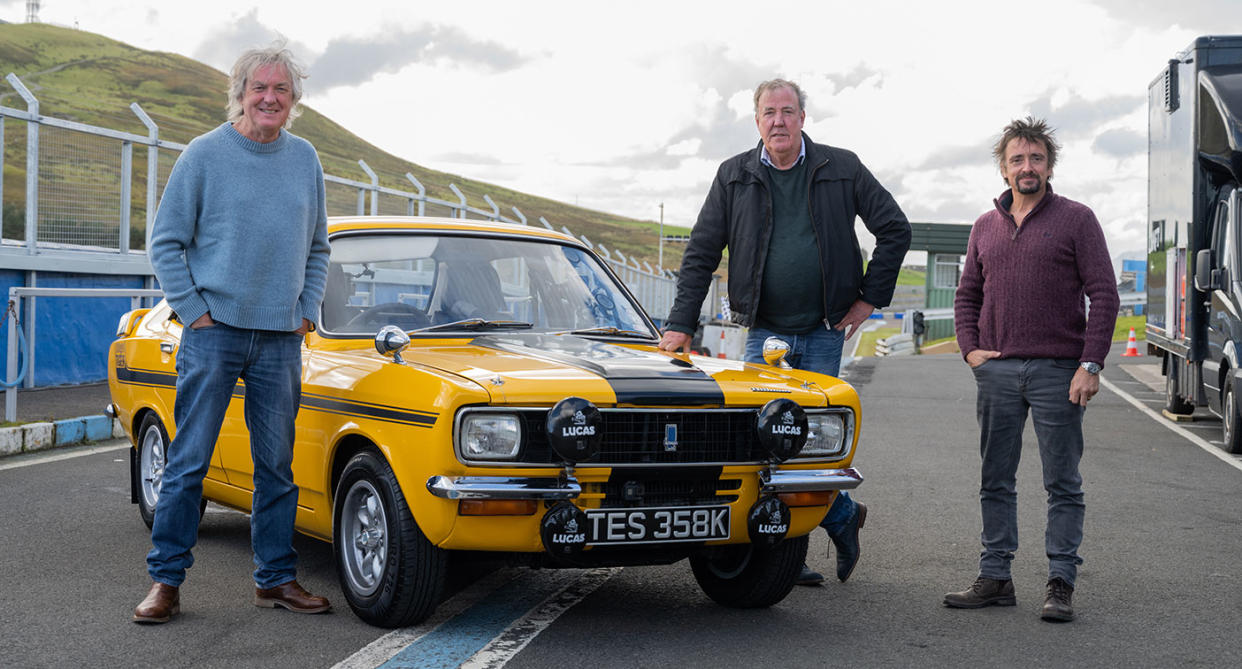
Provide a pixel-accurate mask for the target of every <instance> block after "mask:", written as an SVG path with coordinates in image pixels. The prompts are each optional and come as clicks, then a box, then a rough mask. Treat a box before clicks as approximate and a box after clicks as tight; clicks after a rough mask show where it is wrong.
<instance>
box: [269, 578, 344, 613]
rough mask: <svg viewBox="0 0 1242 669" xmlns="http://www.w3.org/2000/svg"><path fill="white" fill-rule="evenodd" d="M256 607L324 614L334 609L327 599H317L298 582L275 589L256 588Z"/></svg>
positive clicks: (283, 584)
mask: <svg viewBox="0 0 1242 669" xmlns="http://www.w3.org/2000/svg"><path fill="white" fill-rule="evenodd" d="M254 605H255V606H261V607H263V608H267V609H274V608H276V607H277V606H279V607H282V608H286V609H289V610H290V611H293V612H294V613H323V612H324V611H327V610H328V609H330V608H332V605H331V604H329V603H328V600H327V598H325V597H316V596H314V595H312V594H310V593H309V592H307V591H306V590H304V589H303V588H302V586H300V585H298V582H297V581H289V582H288V583H281V584H280V585H278V586H276V587H274V588H257V587H256V588H255V589H254Z"/></svg>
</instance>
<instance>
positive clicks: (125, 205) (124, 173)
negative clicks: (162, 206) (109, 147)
mask: <svg viewBox="0 0 1242 669" xmlns="http://www.w3.org/2000/svg"><path fill="white" fill-rule="evenodd" d="M133 172H134V145H133V144H132V143H130V142H121V238H120V239H119V240H117V241H118V242H119V243H118V244H117V249H118V250H120V252H121V255H127V254H128V253H129V202H130V187H131V185H132V184H131V182H132V181H133Z"/></svg>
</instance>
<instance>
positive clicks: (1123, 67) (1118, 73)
mask: <svg viewBox="0 0 1242 669" xmlns="http://www.w3.org/2000/svg"><path fill="white" fill-rule="evenodd" d="M25 4H26V3H25V0H0V19H5V20H9V21H14V22H19V21H22V20H23V19H24V17H25ZM1239 9H1240V8H1239V2H1238V0H1178V1H1177V2H1170V1H1169V0H1163V1H1154V2H1147V1H1142V0H1042V1H1041V2H1026V3H997V2H986V1H973V0H942V1H941V2H913V1H910V2H904V1H903V2H896V1H888V0H869V1H867V2H859V1H857V0H855V1H853V2H838V1H836V0H818V1H817V2H807V3H799V2H784V3H760V2H747V3H740V2H729V1H723V0H712V1H710V2H678V1H675V0H674V1H670V0H663V1H661V2H646V1H643V0H631V1H630V2H625V3H608V4H607V6H604V3H593V2H581V1H579V2H551V1H544V0H523V1H521V2H511V1H510V2H477V1H472V2H443V1H438V2H410V1H408V0H404V1H388V0H378V1H368V2H353V3H349V2H331V3H329V2H321V1H319V0H297V1H292V0H290V1H286V0H273V1H268V2H253V1H248V0H215V1H214V2H209V3H180V2H176V3H173V2H167V1H159V2H157V1H154V0H123V1H122V0H45V1H44V2H42V8H41V11H40V19H41V20H43V21H45V22H49V23H58V24H62V25H67V26H74V25H76V26H78V27H79V28H81V29H83V30H89V31H92V32H96V33H100V34H103V35H106V36H108V37H112V38H114V39H119V40H121V41H124V42H127V43H129V44H132V45H134V46H137V47H141V48H144V49H156V50H162V51H172V52H176V53H180V54H184V55H186V56H190V57H192V58H196V59H198V60H201V61H204V62H206V63H208V64H210V65H212V66H214V67H216V68H218V69H220V70H227V69H228V68H229V67H230V65H231V64H232V61H233V59H234V58H236V55H237V53H238V52H239V51H240V50H241V49H243V48H245V47H248V46H252V45H263V44H267V43H269V42H270V41H271V40H272V38H274V37H275V36H276V35H277V34H280V35H283V36H284V37H286V38H287V39H288V40H289V43H290V45H291V46H292V47H293V48H294V50H295V51H296V53H297V54H298V56H299V57H300V58H301V59H302V60H303V61H304V62H305V63H306V64H307V65H308V66H309V71H310V75H311V78H310V79H309V80H308V81H307V84H306V90H307V94H306V97H305V98H304V99H305V101H306V102H307V103H308V104H310V105H311V106H313V107H315V108H316V109H318V110H319V111H320V112H323V113H325V114H327V115H328V116H329V117H331V118H333V119H334V120H335V121H337V122H339V123H341V124H342V125H344V126H345V127H346V128H348V129H349V130H351V131H352V132H354V133H356V134H358V135H359V136H361V137H363V138H365V139H366V140H368V141H370V142H372V143H374V144H376V145H378V146H380V147H382V148H384V149H385V150H387V151H389V152H391V153H394V154H396V155H398V156H401V157H403V158H406V159H408V160H411V161H414V162H417V163H420V164H422V165H425V166H427V167H431V168H433V169H438V170H443V171H447V172H451V173H455V174H461V175H464V176H468V177H470V178H474V179H479V180H483V181H489V182H493V183H497V184H501V185H504V186H507V187H511V188H515V189H518V190H521V191H526V192H529V193H533V194H537V195H543V196H547V197H551V198H555V199H558V200H562V201H565V202H570V203H577V204H580V205H582V206H586V207H590V208H593V209H598V210H602V211H606V212H613V213H617V214H623V215H626V216H631V217H635V218H641V219H648V220H656V219H658V217H659V208H658V207H659V205H660V203H664V205H665V209H664V217H665V221H666V222H668V223H674V224H680V225H687V226H689V225H692V224H693V222H694V220H695V217H696V216H697V214H698V210H699V207H700V205H701V204H702V202H703V198H704V196H705V195H706V193H707V189H708V185H709V183H710V182H711V179H712V177H713V176H714V174H715V171H716V167H717V165H718V164H719V163H720V161H721V160H723V159H725V158H727V157H729V156H731V155H733V154H736V153H739V152H741V151H744V150H747V149H749V148H751V147H752V146H754V145H755V143H756V142H757V141H758V133H757V131H756V129H755V124H754V117H753V110H752V103H751V96H752V92H753V89H754V86H755V84H756V83H758V82H759V81H761V80H763V79H767V78H771V77H774V76H780V77H784V78H789V79H793V80H796V81H798V82H799V83H800V84H801V85H802V86H803V87H804V88H805V89H806V91H807V93H808V95H809V100H808V104H807V123H806V127H805V129H806V132H807V133H808V134H809V135H810V136H811V137H812V138H813V139H814V140H815V141H818V142H823V143H828V144H833V145H837V146H842V147H845V148H849V149H851V150H853V151H855V152H856V153H858V154H859V156H860V157H861V158H862V160H863V161H864V163H865V164H866V165H867V166H868V167H869V168H870V169H871V171H872V172H874V173H875V174H876V175H877V176H878V177H879V179H880V181H881V182H882V183H883V184H884V185H885V186H886V187H887V188H888V189H889V190H890V191H891V192H892V193H893V195H894V196H895V197H896V198H897V201H898V203H900V204H901V206H902V208H903V209H904V210H905V212H906V214H907V215H908V216H909V217H910V219H911V220H913V221H935V222H957V223H970V222H973V221H974V219H975V218H976V217H977V216H978V215H979V214H980V213H982V212H983V211H984V210H985V209H987V208H989V207H991V201H992V199H993V198H995V197H996V196H997V195H998V194H999V193H1000V192H1001V191H1002V190H1003V189H1004V184H1003V183H1002V181H1001V178H1000V176H999V174H998V173H997V171H996V168H995V165H994V164H993V163H992V161H991V157H990V146H991V144H992V143H993V142H994V141H995V138H996V137H997V136H998V134H999V132H1000V130H1001V128H1002V127H1003V126H1004V125H1005V124H1006V123H1007V122H1008V121H1009V120H1011V119H1013V118H1017V117H1021V116H1025V115H1027V114H1035V115H1038V116H1043V117H1046V118H1047V119H1048V120H1049V121H1050V122H1051V123H1052V125H1053V126H1055V127H1056V128H1058V136H1059V139H1060V140H1061V143H1062V144H1063V149H1062V153H1061V156H1060V159H1059V162H1058V164H1057V167H1056V170H1055V177H1054V179H1053V185H1054V187H1055V188H1056V190H1057V191H1058V192H1059V193H1061V194H1063V195H1066V196H1068V197H1071V198H1074V199H1076V200H1079V201H1082V202H1084V203H1086V204H1087V205H1089V206H1090V207H1092V208H1093V209H1094V210H1095V212H1096V214H1097V216H1098V217H1099V218H1100V221H1101V223H1102V224H1103V226H1104V229H1105V232H1106V233H1107V235H1108V240H1109V246H1110V250H1111V252H1112V255H1113V257H1114V258H1115V259H1116V258H1120V257H1123V256H1124V257H1134V258H1137V257H1143V255H1144V244H1145V236H1144V234H1143V228H1144V225H1143V221H1144V219H1145V217H1146V203H1145V200H1146V190H1145V180H1146V172H1147V163H1146V90H1147V86H1148V84H1149V83H1150V82H1151V81H1152V80H1153V79H1154V78H1155V77H1156V75H1157V74H1158V73H1159V72H1160V70H1161V68H1162V66H1163V65H1164V63H1165V62H1166V61H1167V60H1168V59H1169V58H1170V57H1171V56H1173V55H1174V54H1175V53H1176V52H1178V51H1180V50H1181V49H1183V48H1185V47H1186V46H1187V45H1188V44H1189V43H1190V42H1191V41H1192V40H1193V39H1194V37H1195V36H1197V35H1200V34H1228V33H1242V11H1239ZM293 131H294V132H295V133H296V132H297V126H296V124H295V125H294V128H293ZM353 176H355V177H356V178H362V175H361V174H359V175H353ZM478 204H481V203H478ZM499 204H500V205H501V206H502V207H505V206H506V205H505V203H504V202H500V203H499ZM554 223H557V224H558V225H559V224H562V223H566V224H568V225H569V226H570V228H571V229H572V227H573V223H572V221H564V222H562V221H554ZM864 245H866V246H870V243H869V240H867V238H866V237H864Z"/></svg>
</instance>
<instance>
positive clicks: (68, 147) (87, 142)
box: [0, 74, 722, 387]
mask: <svg viewBox="0 0 1242 669" xmlns="http://www.w3.org/2000/svg"><path fill="white" fill-rule="evenodd" d="M6 80H7V81H8V83H9V85H10V86H12V87H13V89H14V90H15V91H16V92H17V93H18V95H20V96H21V98H22V100H23V101H24V102H25V105H26V109H25V110H20V109H15V108H10V107H5V106H0V211H3V213H4V217H3V222H4V226H3V234H0V283H4V282H5V281H6V277H7V281H8V282H9V283H11V284H14V285H19V286H25V287H33V286H35V285H36V283H37V279H38V275H39V273H42V272H47V273H58V274H79V275H113V276H116V275H128V276H136V277H145V281H146V288H148V289H149V288H154V287H155V286H154V273H153V271H152V269H151V265H150V262H149V261H148V259H147V255H146V251H145V249H146V246H147V244H146V242H147V241H148V240H149V238H150V237H149V236H150V232H151V228H152V223H153V221H154V218H155V209H156V203H158V201H159V196H160V194H161V193H162V192H163V188H164V186H165V184H167V181H168V176H169V174H170V173H171V170H172V166H173V163H174V162H176V158H177V156H178V155H179V154H180V152H181V151H183V150H184V149H185V147H186V145H184V144H180V143H177V142H171V141H168V140H164V139H160V128H159V126H158V125H157V124H156V123H155V122H154V121H152V120H151V118H150V117H149V116H148V115H147V114H146V113H145V112H144V111H143V110H142V108H141V107H140V106H139V105H138V104H137V103H134V104H131V105H130V111H131V112H132V113H133V114H134V116H135V117H137V119H138V120H139V121H141V123H142V125H143V127H145V128H146V131H147V132H146V134H145V135H142V134H136V133H132V132H124V131H119V130H112V129H109V128H101V127H97V126H91V125H86V124H83V123H78V122H75V121H69V120H65V119H59V118H53V117H49V116H44V115H42V114H40V113H39V100H38V99H37V98H36V97H35V96H34V95H33V94H32V93H31V92H30V91H29V90H28V89H27V88H26V86H25V85H23V83H22V82H21V80H20V79H19V78H18V77H17V76H15V75H13V74H9V75H8V76H7V77H6ZM6 122H7V125H6ZM6 149H7V151H6ZM23 155H24V163H25V170H24V171H25V184H24V186H25V195H24V198H23V200H22V204H21V205H20V206H19V205H18V204H17V203H14V202H6V201H5V198H4V168H6V167H9V164H8V163H6V162H4V161H8V160H9V157H10V156H23ZM358 164H359V166H360V167H361V168H362V170H363V172H365V173H366V174H367V176H368V178H369V181H358V180H354V179H348V178H344V177H340V176H336V175H332V174H326V175H325V176H324V180H325V182H326V196H327V206H328V213H329V215H422V216H445V217H451V218H463V219H464V218H470V219H482V220H492V221H501V222H507V223H515V224H521V225H533V224H541V225H543V226H544V227H546V228H548V229H559V230H560V231H561V232H565V233H567V234H569V235H570V236H572V237H575V238H577V239H579V240H581V241H582V242H584V243H585V244H586V245H587V246H589V247H591V248H592V249H593V250H594V251H595V252H596V253H597V254H598V255H599V256H600V257H601V258H603V259H604V260H605V261H606V262H607V263H608V264H609V265H610V266H611V267H612V269H613V270H614V271H615V272H616V273H617V274H618V276H620V277H621V279H622V281H624V282H625V283H626V285H627V286H628V287H629V288H630V290H631V291H632V292H633V293H634V295H635V296H636V297H637V298H638V299H639V301H640V302H641V303H642V305H643V307H644V309H646V310H647V312H648V313H649V314H650V315H651V316H652V317H653V318H656V319H657V320H661V321H662V320H663V319H664V318H665V317H666V316H667V314H668V311H669V308H670V307H671V305H672V300H673V296H674V294H675V280H674V277H673V275H672V273H671V272H669V271H668V270H665V269H663V268H658V267H652V266H651V265H650V264H649V263H646V262H640V261H638V260H637V259H635V258H631V257H627V256H626V255H624V254H622V253H621V252H619V251H610V250H609V249H607V248H605V247H604V246H603V245H602V244H594V243H592V242H591V241H590V240H588V239H587V238H586V237H584V236H580V235H575V234H574V233H573V232H571V231H570V230H569V228H567V227H565V226H564V225H561V226H560V227H559V228H554V227H553V225H552V224H551V223H550V222H549V221H547V220H545V219H544V218H542V217H540V218H539V219H538V220H537V221H532V222H528V221H527V219H526V216H525V215H524V214H523V213H522V212H521V211H519V210H518V209H517V208H516V207H510V208H509V209H508V211H503V212H502V210H501V207H500V206H499V205H498V204H497V203H496V202H494V201H493V200H492V198H490V197H488V196H487V195H484V196H483V200H484V203H483V205H481V206H475V205H472V204H470V203H468V202H467V199H466V196H465V195H464V194H463V193H462V192H461V190H460V189H458V188H457V186H456V185H453V184H449V186H448V188H449V190H451V191H452V192H453V194H454V195H455V196H456V198H457V199H456V200H455V201H453V200H441V199H437V198H434V197H429V196H428V195H427V189H426V188H425V187H424V186H423V184H421V183H419V181H418V180H417V179H416V178H415V177H414V176H413V175H411V174H409V173H406V174H405V175H404V179H403V180H402V182H403V183H404V182H408V183H409V187H408V189H397V188H390V187H385V186H381V185H380V184H379V177H378V175H376V174H375V172H374V171H372V170H371V168H370V167H369V166H368V165H367V163H366V162H365V161H364V160H359V161H358ZM14 167H15V168H16V166H14ZM20 171H21V170H20V168H16V169H12V170H11V171H10V174H13V173H16V172H20ZM10 178H11V177H10ZM144 230H145V235H144V233H143V231H144ZM4 270H9V273H8V274H7V275H6V274H5V272H4ZM23 273H24V274H23ZM0 288H3V286H0ZM720 294H722V293H721V286H719V285H713V286H712V289H711V292H710V293H709V297H708V299H707V300H706V301H705V302H704V308H703V314H704V315H706V316H711V315H712V314H714V312H715V310H714V308H713V307H714V305H715V304H716V303H717V301H718V295H720ZM31 306H32V309H31V311H33V304H32V305H31ZM30 322H31V319H26V321H24V327H30V326H29V325H28V324H29V323H30ZM105 325H106V326H107V327H110V326H111V323H110V322H109V323H106V324H105ZM101 327H103V328H104V329H107V327H104V326H101ZM45 329H46V328H45ZM48 334H49V335H50V334H52V333H48ZM109 334H110V333H109ZM26 335H27V336H28V338H29V339H30V341H31V344H32V350H33V343H34V337H33V335H34V332H33V331H30V330H26ZM8 362H9V364H10V365H11V364H13V361H11V360H10V361H8ZM35 376H36V375H35V374H34V372H33V370H32V371H31V373H30V374H28V375H27V378H26V380H25V382H24V383H23V386H24V387H33V386H34V385H36V384H35V381H34V379H35ZM91 380H96V379H81V380H80V381H91Z"/></svg>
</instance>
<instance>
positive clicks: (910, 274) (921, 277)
mask: <svg viewBox="0 0 1242 669" xmlns="http://www.w3.org/2000/svg"><path fill="white" fill-rule="evenodd" d="M897 285H898V286H926V285H927V272H926V271H923V270H917V269H910V268H908V267H902V268H901V273H900V274H898V275H897Z"/></svg>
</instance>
